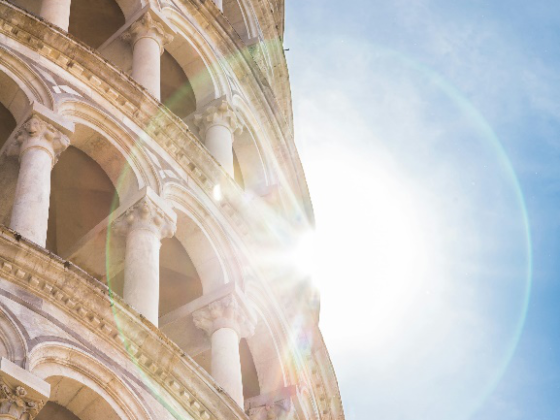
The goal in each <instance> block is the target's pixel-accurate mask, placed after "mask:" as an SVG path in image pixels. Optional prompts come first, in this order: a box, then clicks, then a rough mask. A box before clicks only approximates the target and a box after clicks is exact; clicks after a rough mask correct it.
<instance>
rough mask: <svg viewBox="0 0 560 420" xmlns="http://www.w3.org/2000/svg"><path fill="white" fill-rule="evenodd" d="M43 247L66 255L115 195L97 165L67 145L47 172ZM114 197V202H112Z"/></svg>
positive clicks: (108, 209)
mask: <svg viewBox="0 0 560 420" xmlns="http://www.w3.org/2000/svg"><path fill="white" fill-rule="evenodd" d="M51 185H52V188H51V200H50V208H49V227H48V231H47V246H46V247H47V249H48V250H50V251H52V252H54V253H55V254H58V255H66V254H67V253H68V252H69V250H70V249H71V248H72V247H73V246H74V245H75V244H76V242H78V241H79V240H80V239H81V238H82V237H83V236H84V235H85V234H86V233H88V232H89V231H90V230H91V229H93V228H94V227H95V226H96V225H97V224H98V223H99V222H101V221H102V220H103V219H105V218H106V217H107V216H108V215H109V213H110V212H111V208H112V206H113V205H114V206H115V207H117V206H118V200H119V199H118V195H117V192H116V190H115V187H114V186H113V184H112V182H111V180H110V179H109V177H108V176H107V174H106V173H105V171H103V169H102V168H101V166H99V164H98V163H97V162H95V161H94V160H93V159H92V158H90V157H89V156H88V155H86V154H85V153H84V152H82V151H81V150H79V149H77V148H75V147H72V146H70V147H69V148H68V149H67V150H65V151H64V152H63V153H62V154H61V155H60V159H59V161H58V163H57V164H56V165H55V166H54V169H53V171H52V175H51ZM113 200H115V202H113Z"/></svg>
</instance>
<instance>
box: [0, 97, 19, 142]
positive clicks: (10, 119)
mask: <svg viewBox="0 0 560 420" xmlns="http://www.w3.org/2000/svg"><path fill="white" fill-rule="evenodd" d="M15 128H16V119H15V118H14V116H13V115H12V113H11V112H10V110H9V109H8V108H6V107H5V106H4V105H3V104H2V103H0V149H2V147H3V146H4V144H6V140H8V138H9V137H10V134H12V132H13V131H14V130H15Z"/></svg>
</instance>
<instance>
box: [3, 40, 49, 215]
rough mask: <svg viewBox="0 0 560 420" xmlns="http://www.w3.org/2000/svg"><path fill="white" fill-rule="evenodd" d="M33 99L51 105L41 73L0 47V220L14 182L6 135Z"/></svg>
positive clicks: (8, 204) (14, 168)
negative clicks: (0, 115) (0, 125)
mask: <svg viewBox="0 0 560 420" xmlns="http://www.w3.org/2000/svg"><path fill="white" fill-rule="evenodd" d="M33 103H39V104H41V105H44V106H46V107H47V108H49V109H51V110H52V109H53V104H54V101H53V96H52V93H51V92H50V90H49V88H48V85H47V84H46V83H45V82H44V80H43V79H42V77H41V76H40V75H39V74H38V73H37V72H36V71H34V70H33V69H32V68H31V67H30V66H29V65H27V64H26V63H24V62H23V61H22V60H21V59H19V58H18V57H17V56H15V55H14V54H13V53H12V51H11V50H9V49H7V48H5V47H0V104H1V107H2V114H3V117H2V121H1V122H2V123H3V124H4V125H3V127H2V128H3V130H2V138H0V191H2V193H1V198H2V199H0V223H3V224H8V220H9V217H10V214H11V209H12V202H13V197H14V193H15V188H16V184H17V176H18V172H19V165H18V161H17V159H12V158H9V157H8V156H7V155H6V148H7V147H8V143H9V141H8V140H9V137H10V135H11V133H12V132H13V130H14V129H15V128H16V127H17V126H18V125H19V124H22V123H23V122H24V121H23V119H24V118H25V117H26V115H27V113H28V110H29V108H30V107H31V105H32V104H33Z"/></svg>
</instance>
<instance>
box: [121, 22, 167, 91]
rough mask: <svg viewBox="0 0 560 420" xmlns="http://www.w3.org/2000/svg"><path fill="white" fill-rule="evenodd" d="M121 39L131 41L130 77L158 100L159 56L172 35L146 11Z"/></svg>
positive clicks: (159, 80) (159, 81) (159, 79)
mask: <svg viewBox="0 0 560 420" xmlns="http://www.w3.org/2000/svg"><path fill="white" fill-rule="evenodd" d="M123 39H125V40H127V41H130V42H131V43H132V77H133V78H134V80H136V81H137V82H138V83H140V84H141V85H142V86H144V87H145V88H146V89H147V90H148V91H149V92H150V93H151V94H152V95H154V96H155V97H156V98H157V99H158V100H159V99H160V96H161V94H160V90H161V87H160V83H161V63H160V57H161V55H162V54H163V51H164V46H165V45H166V44H167V43H169V42H171V41H172V40H173V36H172V35H171V34H170V33H169V30H167V29H166V28H165V27H164V25H163V24H162V23H161V22H158V21H157V20H155V19H154V18H153V16H152V14H151V13H150V12H147V13H145V14H144V15H143V16H142V17H141V18H140V19H139V20H138V21H136V22H134V23H133V24H132V25H131V27H130V29H129V30H128V31H127V32H125V34H124V35H123Z"/></svg>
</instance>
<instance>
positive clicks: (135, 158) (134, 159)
mask: <svg viewBox="0 0 560 420" xmlns="http://www.w3.org/2000/svg"><path fill="white" fill-rule="evenodd" d="M59 113H60V115H62V116H64V117H66V118H67V119H68V120H70V121H72V122H74V124H75V126H76V131H75V133H74V135H73V136H72V139H71V140H72V141H71V145H72V146H74V147H76V148H78V149H80V150H81V151H83V152H84V153H85V154H87V155H88V156H90V157H91V158H92V159H93V160H95V161H96V162H97V163H98V164H99V165H100V166H101V168H102V169H103V170H104V171H105V173H106V174H107V175H108V176H109V178H110V179H111V182H112V183H113V185H114V187H115V189H116V190H117V193H118V195H119V198H120V201H121V203H125V202H126V201H127V199H128V198H129V197H131V196H133V195H134V194H136V193H137V192H138V191H139V190H140V189H142V188H143V187H145V186H149V187H150V188H152V189H153V190H154V191H157V192H161V190H162V181H161V178H160V175H159V173H158V170H157V168H156V167H155V165H154V163H153V162H152V160H151V159H150V157H149V156H148V155H147V154H146V153H145V151H144V150H143V149H142V148H141V147H138V144H139V142H138V140H137V139H135V136H134V134H133V133H131V132H130V131H129V130H128V129H126V128H124V127H122V126H121V125H120V124H119V123H118V122H116V121H115V120H114V119H113V118H112V117H111V116H110V115H108V114H106V113H104V112H102V111H100V110H99V109H97V108H94V107H92V106H91V105H89V104H86V103H84V102H80V101H65V102H63V103H61V104H59Z"/></svg>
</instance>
